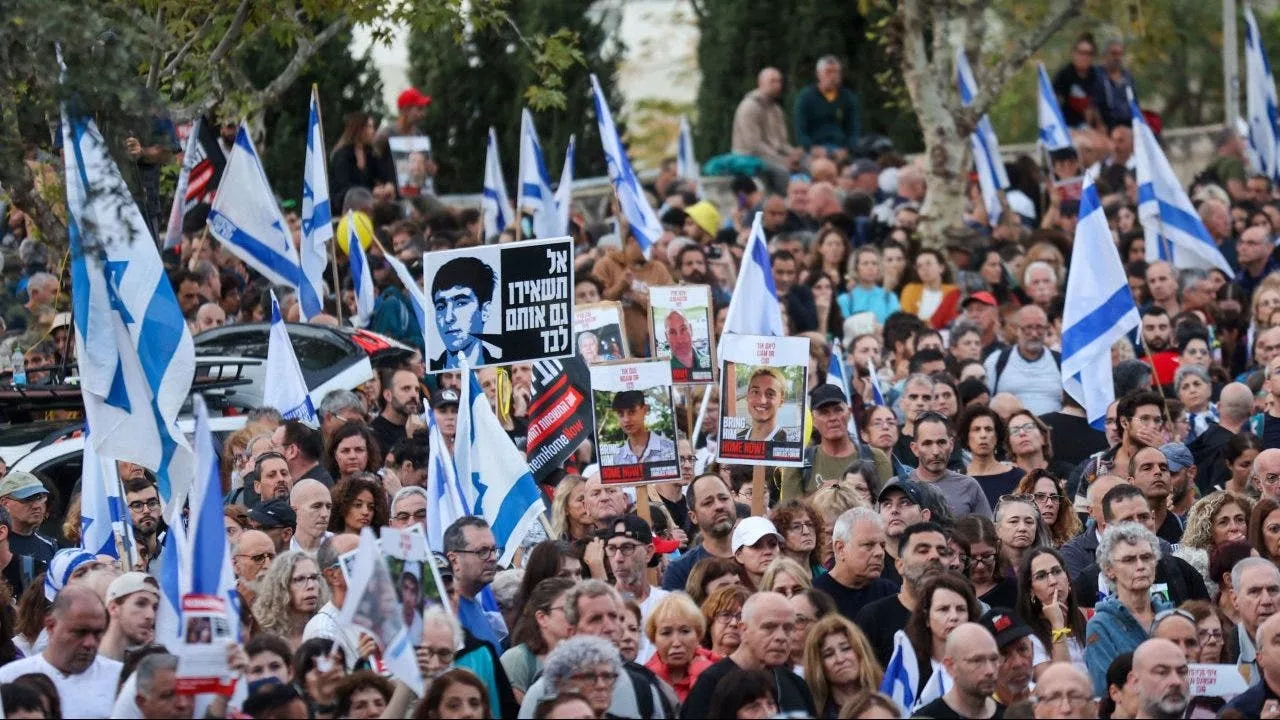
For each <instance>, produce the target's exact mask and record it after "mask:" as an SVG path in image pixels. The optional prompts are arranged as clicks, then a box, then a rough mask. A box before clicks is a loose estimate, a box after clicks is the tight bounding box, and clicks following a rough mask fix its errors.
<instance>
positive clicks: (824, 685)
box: [804, 613, 884, 707]
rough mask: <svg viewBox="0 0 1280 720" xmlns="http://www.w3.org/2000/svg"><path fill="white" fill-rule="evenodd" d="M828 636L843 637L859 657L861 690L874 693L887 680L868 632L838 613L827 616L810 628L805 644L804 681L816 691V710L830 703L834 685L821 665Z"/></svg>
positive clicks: (814, 700) (859, 683)
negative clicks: (823, 644) (823, 647)
mask: <svg viewBox="0 0 1280 720" xmlns="http://www.w3.org/2000/svg"><path fill="white" fill-rule="evenodd" d="M829 635H844V636H845V637H846V638H847V639H848V640H849V645H850V646H851V647H852V648H853V652H854V654H855V655H857V656H858V689H859V691H867V690H875V689H876V688H879V687H880V681H881V680H883V679H884V670H883V669H882V668H881V667H880V663H879V662H878V661H877V660H876V654H875V651H874V650H872V649H871V641H869V640H868V639H867V635H866V633H864V632H862V629H861V628H859V627H858V626H857V625H854V624H853V623H852V622H850V621H849V619H848V618H846V617H845V616H843V615H841V614H839V613H836V614H834V615H828V616H826V617H824V618H822V619H821V620H819V621H817V622H815V623H814V624H813V625H812V626H810V627H809V632H808V634H807V635H806V636H805V641H804V680H805V682H806V683H808V685H809V689H810V690H812V691H813V702H814V707H826V706H827V703H828V701H830V700H831V685H830V683H829V682H828V680H827V673H826V670H825V669H824V668H823V666H822V643H823V642H825V641H826V639H827V636H829Z"/></svg>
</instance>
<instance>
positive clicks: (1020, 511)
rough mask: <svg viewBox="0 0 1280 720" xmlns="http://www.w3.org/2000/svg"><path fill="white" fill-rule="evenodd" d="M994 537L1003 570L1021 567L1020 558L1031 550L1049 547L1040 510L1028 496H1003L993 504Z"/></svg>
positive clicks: (1046, 531) (1046, 530)
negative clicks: (1003, 565)
mask: <svg viewBox="0 0 1280 720" xmlns="http://www.w3.org/2000/svg"><path fill="white" fill-rule="evenodd" d="M995 516H996V522H995V525H996V536H997V537H999V538H1000V553H1001V555H1003V556H1004V560H1005V567H1008V568H1011V569H1013V570H1017V569H1018V568H1020V567H1022V556H1023V555H1025V554H1026V552H1027V551H1028V550H1030V549H1031V548H1033V547H1048V546H1049V545H1050V543H1049V538H1048V537H1047V535H1048V532H1049V531H1048V529H1047V528H1046V527H1045V526H1044V520H1042V519H1041V517H1040V508H1039V507H1038V506H1037V505H1036V502H1035V500H1034V499H1032V498H1031V497H1030V496H1028V495H1005V496H1004V497H1002V498H1000V502H999V504H997V505H996V512H995Z"/></svg>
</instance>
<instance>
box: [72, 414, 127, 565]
mask: <svg viewBox="0 0 1280 720" xmlns="http://www.w3.org/2000/svg"><path fill="white" fill-rule="evenodd" d="M81 468H82V471H81V474H80V547H81V548H83V549H85V550H86V551H88V552H91V553H93V554H94V555H110V556H111V557H113V558H115V559H117V560H124V561H125V562H124V565H125V566H126V567H133V558H132V555H133V548H134V544H133V543H134V540H133V521H132V517H131V516H130V515H129V507H128V506H127V505H125V502H124V493H123V492H122V491H121V488H120V475H119V474H118V473H117V472H116V461H115V460H112V459H111V458H104V457H101V456H100V455H98V452H97V451H96V450H94V449H93V443H92V442H88V439H87V438H86V442H85V444H84V459H83V461H82V462H81ZM116 538H119V539H120V545H121V546H123V547H124V552H125V557H124V558H121V557H120V550H119V547H118V546H117V545H116Z"/></svg>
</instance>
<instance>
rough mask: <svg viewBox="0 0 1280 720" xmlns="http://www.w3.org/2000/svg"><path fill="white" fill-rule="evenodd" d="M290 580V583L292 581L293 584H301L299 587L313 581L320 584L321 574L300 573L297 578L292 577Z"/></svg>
mask: <svg viewBox="0 0 1280 720" xmlns="http://www.w3.org/2000/svg"><path fill="white" fill-rule="evenodd" d="M289 582H290V583H292V584H294V585H297V586H299V587H303V586H306V585H310V584H311V583H315V584H317V585H319V584H320V576H319V575H316V574H311V575H299V576H297V577H295V578H292V579H290V580H289Z"/></svg>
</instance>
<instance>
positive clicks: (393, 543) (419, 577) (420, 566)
mask: <svg viewBox="0 0 1280 720" xmlns="http://www.w3.org/2000/svg"><path fill="white" fill-rule="evenodd" d="M379 541H380V542H379V545H380V547H381V548H382V554H383V556H384V558H385V559H386V561H387V571H388V572H389V573H390V575H391V582H392V584H393V585H394V586H395V591H396V599H397V600H398V601H399V604H400V619H401V621H402V622H403V623H404V626H405V627H407V628H409V637H411V638H417V637H422V613H423V612H424V611H426V609H427V608H429V607H431V606H432V605H444V606H445V608H446V609H447V608H448V606H449V600H448V596H447V595H446V594H445V593H444V583H443V582H442V581H441V579H440V575H439V570H437V569H436V565H435V563H434V562H432V560H431V552H430V551H429V550H428V549H427V536H426V533H424V532H423V529H422V525H421V524H416V525H414V526H412V527H410V528H405V529H403V530H397V529H395V528H390V527H384V528H382V529H381V531H380V534H379Z"/></svg>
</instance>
